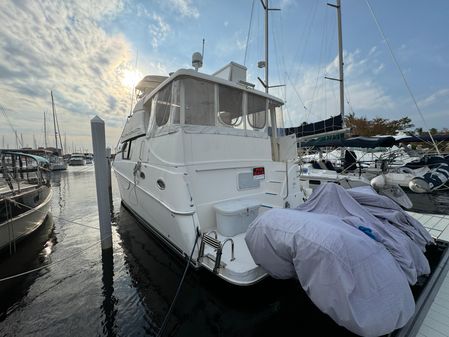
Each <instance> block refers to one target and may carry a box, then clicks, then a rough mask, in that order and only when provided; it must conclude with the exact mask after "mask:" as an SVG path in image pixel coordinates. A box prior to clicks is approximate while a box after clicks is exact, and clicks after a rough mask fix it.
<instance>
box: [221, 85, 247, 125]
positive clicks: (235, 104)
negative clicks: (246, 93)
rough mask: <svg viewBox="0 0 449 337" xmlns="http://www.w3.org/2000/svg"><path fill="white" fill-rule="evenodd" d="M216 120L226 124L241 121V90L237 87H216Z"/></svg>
mask: <svg viewBox="0 0 449 337" xmlns="http://www.w3.org/2000/svg"><path fill="white" fill-rule="evenodd" d="M218 102H219V103H218V120H219V121H220V122H221V123H222V124H224V125H228V126H234V127H236V126H239V125H240V124H241V123H242V120H243V118H242V116H243V109H242V102H243V92H242V91H241V90H239V89H235V88H231V87H226V86H223V85H220V86H219V87H218Z"/></svg>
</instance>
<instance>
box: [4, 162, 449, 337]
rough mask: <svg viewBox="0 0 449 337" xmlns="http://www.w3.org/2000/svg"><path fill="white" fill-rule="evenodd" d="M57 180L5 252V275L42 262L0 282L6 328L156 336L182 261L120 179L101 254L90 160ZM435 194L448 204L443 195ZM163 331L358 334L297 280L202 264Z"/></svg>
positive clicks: (17, 332)
mask: <svg viewBox="0 0 449 337" xmlns="http://www.w3.org/2000/svg"><path fill="white" fill-rule="evenodd" d="M52 184H53V187H52V188H53V191H54V196H53V204H52V209H51V213H52V216H51V217H49V218H48V219H47V221H46V223H45V224H44V225H43V226H41V228H40V229H39V230H38V231H36V232H35V233H34V234H33V236H32V237H30V238H29V239H27V240H26V241H23V242H22V244H21V245H20V246H19V251H18V253H17V254H16V255H14V256H13V257H12V258H10V257H7V256H2V257H1V260H0V278H2V277H5V276H9V275H11V274H15V273H20V272H23V271H26V270H30V269H33V268H39V267H42V266H43V267H44V268H43V269H41V270H39V271H37V272H34V273H32V274H28V275H26V276H22V277H20V278H18V279H16V280H15V281H14V282H2V283H0V296H1V297H0V299H1V301H0V336H31V335H32V336H61V335H65V336H155V335H157V333H158V331H159V327H160V326H161V323H162V321H163V319H164V317H165V314H166V313H167V310H168V308H169V306H170V303H171V301H172V299H173V297H174V295H175V292H176V288H177V286H178V283H179V280H180V278H181V276H182V273H183V270H184V267H185V262H184V261H182V260H180V259H179V258H178V257H177V256H173V255H172V254H171V252H170V251H168V250H166V249H165V248H164V247H163V246H161V245H160V244H159V242H158V241H157V240H155V239H154V238H153V237H152V236H151V235H150V234H149V233H147V232H146V231H145V230H144V229H143V228H142V227H141V225H139V224H138V222H137V221H136V220H135V219H134V217H133V216H132V215H131V214H130V213H129V212H128V211H127V210H126V209H124V208H123V207H121V206H120V198H119V194H118V191H117V187H116V184H115V178H113V194H114V225H113V242H114V247H113V254H112V255H104V256H102V253H101V249H100V244H99V242H98V241H99V231H98V229H96V227H97V226H98V225H97V222H98V215H97V208H96V195H95V181H94V171H93V166H85V167H69V169H68V171H66V172H60V173H56V174H54V176H53V178H52ZM438 198H439V200H441V204H442V205H443V206H444V204H445V203H446V204H445V205H448V204H449V198H448V197H447V194H444V195H442V196H438ZM432 204H433V205H435V204H438V203H435V202H433V203H432ZM443 206H442V207H441V210H443ZM444 207H447V206H444ZM330 331H331V332H330ZM164 335H165V336H239V337H243V336H299V335H302V336H311V335H316V336H321V335H332V336H352V334H350V333H349V332H348V331H346V330H345V329H343V328H341V327H339V326H337V325H335V324H334V323H333V321H332V320H331V319H330V318H328V317H327V316H325V315H323V314H321V313H320V312H319V310H318V309H317V308H316V307H315V306H314V305H313V304H312V303H311V302H310V301H309V299H308V298H307V296H306V295H305V294H304V293H303V292H302V290H301V288H300V286H299V284H298V283H297V282H295V281H279V280H273V279H271V278H268V279H266V280H264V281H263V282H261V283H259V284H257V285H255V286H253V287H245V288H241V287H236V286H231V285H229V284H226V283H225V282H223V281H221V280H219V279H218V278H216V277H214V276H213V275H212V274H211V273H209V272H206V271H202V270H200V271H195V272H194V271H193V270H190V271H189V273H188V275H187V277H186V279H185V282H184V285H183V288H182V290H181V293H180V295H179V298H178V301H177V304H176V306H175V308H174V310H173V312H172V315H171V316H170V320H169V323H168V325H167V329H166V331H165V334H164Z"/></svg>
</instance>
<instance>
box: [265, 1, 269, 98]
mask: <svg viewBox="0 0 449 337" xmlns="http://www.w3.org/2000/svg"><path fill="white" fill-rule="evenodd" d="M268 8H269V7H268V0H265V4H264V9H265V92H266V93H267V94H268V90H269V89H270V85H269V83H268V41H269V38H268Z"/></svg>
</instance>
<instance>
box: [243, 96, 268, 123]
mask: <svg viewBox="0 0 449 337" xmlns="http://www.w3.org/2000/svg"><path fill="white" fill-rule="evenodd" d="M247 97H248V111H247V120H248V125H247V129H250V130H251V129H253V130H258V129H263V128H264V127H265V125H266V123H267V100H266V98H265V97H262V96H258V95H254V94H250V93H248V95H247Z"/></svg>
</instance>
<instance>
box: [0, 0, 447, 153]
mask: <svg viewBox="0 0 449 337" xmlns="http://www.w3.org/2000/svg"><path fill="white" fill-rule="evenodd" d="M327 2H331V1H328V0H326V1H322V0H270V8H276V9H280V10H279V11H270V14H269V50H270V57H269V70H270V75H269V79H270V84H271V85H285V86H283V87H280V88H276V89H275V88H273V89H271V90H270V93H272V94H273V95H276V96H279V97H281V98H282V99H284V100H285V106H284V114H285V118H284V119H285V126H296V125H299V124H301V123H303V122H313V121H317V120H321V119H324V118H327V117H329V116H331V115H336V114H338V113H339V100H338V99H339V82H336V81H331V80H326V79H325V76H327V77H334V78H336V77H338V59H337V54H338V43H337V42H338V38H337V21H336V10H335V8H333V7H330V6H327V5H326V3H327ZM341 2H342V7H341V8H342V26H343V34H342V35H343V50H344V83H345V113H354V114H355V115H356V116H358V117H367V118H374V117H382V118H387V119H398V118H401V117H404V116H408V117H410V118H411V119H412V122H413V123H414V124H415V127H423V128H424V129H428V128H432V127H435V128H437V129H442V128H444V127H449V118H448V117H449V76H448V74H449V38H448V37H447V34H448V32H449V1H447V0H432V1H426V2H424V1H418V0H395V1H391V0H341ZM370 8H371V9H372V11H371V10H370ZM373 14H374V16H373ZM376 20H377V23H376ZM0 22H2V24H1V25H0V111H2V114H0V135H1V137H0V147H3V146H4V147H7V146H9V147H10V148H13V147H15V146H16V145H15V144H16V141H15V137H14V132H13V130H16V131H17V134H18V135H19V138H20V135H21V136H22V137H23V143H24V144H23V145H24V146H30V147H33V146H34V144H36V145H37V146H42V145H44V132H43V131H44V112H46V116H47V130H48V133H47V145H48V146H52V145H54V131H53V120H52V107H51V97H50V92H51V91H53V95H54V100H55V108H56V114H57V118H58V122H59V129H60V132H61V138H62V141H63V143H65V144H66V146H67V149H66V152H74V151H76V150H86V151H90V149H91V148H92V145H91V138H90V119H92V118H93V117H94V116H95V115H98V116H99V117H101V118H102V119H104V120H105V125H106V134H107V145H108V146H111V147H112V148H114V147H115V146H116V144H117V142H118V139H119V137H120V133H121V130H122V128H123V125H124V123H125V121H126V117H127V116H128V114H129V112H130V109H131V107H132V97H133V95H132V90H133V87H134V85H135V83H136V82H137V81H138V80H139V79H140V78H142V77H143V76H144V75H148V74H153V75H168V74H169V73H170V72H174V71H176V70H178V69H180V68H191V67H192V66H191V55H192V53H194V52H197V51H199V52H201V50H202V44H203V39H204V40H205V48H204V65H203V67H202V68H201V69H200V71H201V72H204V73H208V74H211V73H213V72H214V71H216V70H218V69H220V68H221V67H223V66H224V65H226V64H228V63H229V62H231V61H234V62H237V63H240V64H244V65H245V66H246V67H247V68H248V71H247V76H248V82H251V83H254V84H255V85H256V88H258V89H260V90H263V88H262V87H261V85H260V83H259V81H258V79H257V77H261V78H264V69H260V68H258V67H257V63H258V61H261V60H263V59H264V39H263V32H264V13H263V8H262V5H261V2H260V1H258V0H239V1H237V0H228V1H218V0H165V1H153V0H141V1H134V0H73V1H61V0H54V1H49V0H46V1H44V0H0ZM381 32H382V33H381ZM384 37H385V38H386V40H385V39H384ZM389 47H390V48H391V49H389ZM390 50H391V51H390ZM404 80H405V81H404ZM5 115H6V117H5Z"/></svg>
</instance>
